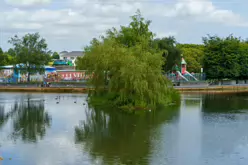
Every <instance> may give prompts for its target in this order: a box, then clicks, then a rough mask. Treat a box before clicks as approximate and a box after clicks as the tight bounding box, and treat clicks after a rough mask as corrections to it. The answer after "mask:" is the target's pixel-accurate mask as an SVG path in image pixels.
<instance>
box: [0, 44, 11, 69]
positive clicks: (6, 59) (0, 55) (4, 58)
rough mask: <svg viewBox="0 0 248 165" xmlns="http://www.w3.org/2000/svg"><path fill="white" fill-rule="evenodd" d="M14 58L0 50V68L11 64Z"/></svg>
mask: <svg viewBox="0 0 248 165" xmlns="http://www.w3.org/2000/svg"><path fill="white" fill-rule="evenodd" d="M13 62H14V58H13V57H11V56H10V55H9V54H8V53H7V52H3V50H2V49H1V48H0V66H4V65H10V64H13Z"/></svg>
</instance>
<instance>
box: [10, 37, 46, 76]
mask: <svg viewBox="0 0 248 165" xmlns="http://www.w3.org/2000/svg"><path fill="white" fill-rule="evenodd" d="M9 43H10V44H12V45H13V50H14V52H15V53H16V60H15V65H17V64H22V65H21V66H20V67H21V68H20V69H21V71H22V72H24V73H27V74H28V81H30V74H35V73H37V72H40V73H42V72H44V65H45V64H47V63H48V62H49V60H50V51H49V50H48V46H47V43H46V40H45V39H44V38H41V37H40V35H39V33H34V34H26V35H25V36H23V37H22V38H19V37H18V36H17V35H15V36H14V37H13V38H11V39H10V40H9Z"/></svg>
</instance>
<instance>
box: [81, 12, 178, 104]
mask: <svg viewBox="0 0 248 165" xmlns="http://www.w3.org/2000/svg"><path fill="white" fill-rule="evenodd" d="M131 18H132V22H131V23H130V24H129V26H128V27H123V26H122V27H121V30H120V31H117V30H115V31H111V30H110V31H108V32H107V36H106V37H102V40H96V39H93V41H92V42H91V45H90V46H88V47H86V48H85V51H84V52H85V56H84V57H83V58H80V60H78V63H79V64H80V65H77V66H84V68H79V69H87V70H88V71H91V72H93V73H94V76H93V77H92V79H91V81H90V84H91V85H92V86H94V87H95V92H94V93H93V96H99V95H101V94H102V93H104V95H108V96H109V97H108V98H107V100H108V101H111V102H112V103H113V104H114V105H117V106H119V107H123V106H125V108H133V107H136V108H137V107H142V108H144V107H156V105H157V104H164V105H165V104H168V103H170V102H172V99H173V98H172V94H173V93H174V92H175V90H174V89H173V88H170V86H171V83H170V82H169V81H168V80H167V79H166V77H165V76H164V75H163V74H162V65H163V64H164V58H163V57H162V53H161V52H160V51H157V50H155V49H151V41H152V36H153V33H152V32H150V31H149V28H148V27H149V23H150V21H145V20H144V18H143V17H142V16H141V14H140V13H139V11H138V12H137V13H136V15H134V16H132V17H131ZM144 27H145V28H144ZM123 29H129V30H128V32H127V31H125V30H123ZM144 29H145V30H144ZM126 33H127V36H125V35H126ZM129 33H131V34H129ZM130 37H132V38H130ZM128 38H129V39H128ZM124 41H125V42H124ZM106 84H107V85H106ZM93 98H94V97H93Z"/></svg>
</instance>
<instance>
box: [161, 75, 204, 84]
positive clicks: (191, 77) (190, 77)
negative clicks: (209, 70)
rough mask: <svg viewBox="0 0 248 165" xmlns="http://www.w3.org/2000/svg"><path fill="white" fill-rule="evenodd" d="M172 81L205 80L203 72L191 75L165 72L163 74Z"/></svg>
mask: <svg viewBox="0 0 248 165" xmlns="http://www.w3.org/2000/svg"><path fill="white" fill-rule="evenodd" d="M165 76H166V77H167V78H168V79H169V80H171V81H172V82H196V81H206V74H205V73H192V74H191V75H181V76H180V75H178V74H173V73H167V74H166V75H165Z"/></svg>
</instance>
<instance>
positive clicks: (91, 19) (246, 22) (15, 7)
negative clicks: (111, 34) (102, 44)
mask: <svg viewBox="0 0 248 165" xmlns="http://www.w3.org/2000/svg"><path fill="white" fill-rule="evenodd" d="M247 5H248V1H245V0H236V1H235V0H225V1H224V0H218V1H217V0H212V1H211V0H174V1H173V0H1V1H0V47H2V48H3V49H4V50H7V49H8V48H9V47H10V46H11V45H9V44H8V43H7V41H8V39H9V38H10V37H11V36H14V35H15V34H17V35H19V36H22V35H24V34H26V33H33V32H39V33H40V34H41V36H42V37H44V38H45V39H46V40H47V42H48V44H49V48H50V49H51V50H53V51H63V50H67V51H71V50H82V49H83V47H84V46H85V45H87V44H88V43H89V42H90V40H91V39H92V38H93V37H98V36H99V35H101V34H104V32H105V31H106V30H107V29H109V28H111V27H119V26H120V25H127V24H128V22H129V20H130V19H129V16H130V15H133V14H134V13H135V11H136V10H137V9H140V10H141V12H142V14H143V16H144V17H145V18H146V19H149V20H152V25H151V30H152V31H153V32H154V33H156V34H157V36H158V37H164V36H169V35H173V36H175V37H176V39H177V40H178V42H182V43H201V41H202V40H201V38H202V37H203V36H206V35H207V34H217V35H219V36H227V35H229V34H231V33H232V34H234V35H236V36H241V37H242V38H244V39H245V38H248V31H247V27H248V12H247V10H246V7H247Z"/></svg>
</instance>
